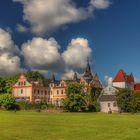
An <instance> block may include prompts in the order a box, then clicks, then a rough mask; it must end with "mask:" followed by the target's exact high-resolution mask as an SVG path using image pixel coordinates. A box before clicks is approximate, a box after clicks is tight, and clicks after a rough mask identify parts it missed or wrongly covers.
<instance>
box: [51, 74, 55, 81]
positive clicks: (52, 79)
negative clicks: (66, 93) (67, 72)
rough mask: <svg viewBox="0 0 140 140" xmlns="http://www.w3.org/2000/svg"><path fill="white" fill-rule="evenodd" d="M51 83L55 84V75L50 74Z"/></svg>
mask: <svg viewBox="0 0 140 140" xmlns="http://www.w3.org/2000/svg"><path fill="white" fill-rule="evenodd" d="M51 81H52V82H55V75H54V73H53V74H52V78H51Z"/></svg>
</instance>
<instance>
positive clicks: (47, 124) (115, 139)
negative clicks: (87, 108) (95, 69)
mask: <svg viewBox="0 0 140 140" xmlns="http://www.w3.org/2000/svg"><path fill="white" fill-rule="evenodd" d="M0 140H140V115H139V114H137V115H132V114H103V113H39V112H22V111H20V112H16V113H15V112H8V111H0Z"/></svg>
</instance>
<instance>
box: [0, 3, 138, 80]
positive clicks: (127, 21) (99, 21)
mask: <svg viewBox="0 0 140 140" xmlns="http://www.w3.org/2000/svg"><path fill="white" fill-rule="evenodd" d="M15 1H16V0H15ZM17 1H18V0H17ZM19 1H20V0H19ZM21 1H22V0H21ZM21 1H20V2H13V1H12V0H1V4H0V28H1V29H3V30H4V31H6V32H7V30H8V31H9V32H10V33H9V34H10V35H11V37H12V40H13V42H14V44H16V45H17V46H18V48H19V49H21V48H22V44H23V43H27V41H28V40H32V38H33V37H37V38H38V37H40V38H43V39H47V40H48V39H49V38H50V37H53V38H54V39H55V40H56V41H57V43H58V44H59V46H61V49H59V53H60V54H61V53H63V52H64V51H65V50H67V46H68V44H69V43H70V42H71V40H72V39H75V40H76V39H77V38H84V39H87V40H88V43H89V46H88V47H89V48H90V49H92V52H91V53H90V57H91V63H92V70H93V72H95V73H96V72H97V73H98V75H99V76H100V78H101V80H102V81H103V82H104V77H105V75H108V76H111V77H114V76H115V74H116V73H117V72H118V70H119V69H124V70H125V71H126V72H127V73H130V72H132V73H133V74H134V76H135V77H136V78H137V79H140V71H139V70H140V65H139V63H138V60H139V59H140V54H139V52H140V8H139V5H140V1H139V0H135V1H134V0H110V1H109V0H100V1H108V2H109V5H108V6H105V7H102V8H99V7H98V8H97V7H96V6H95V5H94V11H93V12H92V14H93V15H92V16H89V17H86V18H85V19H80V18H79V19H78V21H77V22H72V21H70V22H68V23H66V24H65V23H64V24H63V25H61V26H59V27H57V28H54V29H53V30H51V31H48V29H47V31H45V32H43V34H42V33H37V32H33V31H31V26H33V25H31V22H32V21H29V20H28V19H27V20H24V19H23V16H24V15H25V13H23V10H25V9H24V8H23V5H24V4H23V3H21ZM23 1H24V0H23ZM47 1H48V0H46V3H47ZM54 1H55V0H54ZM93 1H94V0H93ZM96 1H98V0H96ZM89 2H90V1H87V0H77V1H76V2H75V1H74V3H75V4H77V7H78V8H80V7H84V8H87V7H88V5H89ZM37 10H38V9H37ZM78 10H79V9H78ZM83 11H85V10H83ZM26 14H27V13H26ZM66 16H67V15H66ZM44 22H46V24H47V23H48V20H47V19H46V20H44ZM40 23H41V22H39V24H40ZM18 24H19V25H22V26H23V27H25V28H24V29H26V31H22V32H21V31H19V29H17V28H18ZM49 27H50V29H51V26H49ZM45 28H47V27H45ZM26 45H27V44H26ZM30 45H31V44H30ZM25 47H26V46H25ZM33 51H34V50H33ZM8 53H9V52H8ZM31 53H32V52H31ZM79 53H80V51H79ZM12 55H16V54H15V53H12ZM77 55H79V54H78V53H77ZM86 56H87V55H85V57H86ZM18 57H19V58H20V67H21V68H22V69H26V68H30V69H37V70H41V71H43V72H44V69H45V68H46V69H48V70H49V71H51V70H52V71H54V72H56V70H57V67H58V66H57V65H56V63H54V64H53V66H52V65H51V64H50V63H49V64H48V63H46V64H45V63H44V65H47V64H48V65H49V66H48V67H47V66H46V67H43V65H39V66H40V67H39V66H35V65H36V64H33V65H32V64H31V65H32V66H30V63H29V62H28V63H26V61H25V58H24V56H22V55H20V56H18ZM26 57H27V55H26ZM36 58H38V56H36ZM83 59H84V60H83V61H85V58H83ZM73 61H74V60H73ZM81 61H82V60H81ZM1 63H2V62H1ZM50 65H51V66H50ZM62 65H63V64H62ZM83 66H84V64H81V65H80V66H79V67H76V68H74V65H72V64H71V65H70V64H68V66H66V67H69V68H67V71H69V70H74V71H79V72H82V71H83ZM5 68H6V66H5ZM54 69H55V70H54ZM2 70H3V69H2V68H0V74H1V75H3V74H5V73H3V72H2ZM58 71H60V72H59V73H60V74H62V72H65V71H62V70H58ZM11 73H12V72H11ZM11 73H10V74H11Z"/></svg>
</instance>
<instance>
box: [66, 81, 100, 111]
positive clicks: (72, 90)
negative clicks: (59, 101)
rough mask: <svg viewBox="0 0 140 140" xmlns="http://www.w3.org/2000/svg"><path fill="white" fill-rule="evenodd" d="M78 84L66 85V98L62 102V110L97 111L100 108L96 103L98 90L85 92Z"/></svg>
mask: <svg viewBox="0 0 140 140" xmlns="http://www.w3.org/2000/svg"><path fill="white" fill-rule="evenodd" d="M85 88H87V87H84V86H83V85H81V84H79V83H75V82H74V83H69V84H68V85H67V93H68V94H67V98H66V99H65V100H64V109H65V110H67V111H74V112H76V111H94V112H95V111H99V110H100V107H99V104H98V102H97V98H98V96H99V95H98V94H99V92H97V91H98V90H95V89H94V90H93V89H92V88H91V89H92V90H91V89H90V90H87V93H85V92H84V91H85Z"/></svg>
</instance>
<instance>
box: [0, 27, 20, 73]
mask: <svg viewBox="0 0 140 140" xmlns="http://www.w3.org/2000/svg"><path fill="white" fill-rule="evenodd" d="M19 55H20V51H19V49H18V47H17V46H16V45H15V44H14V42H13V40H12V38H11V35H10V33H9V32H7V31H5V30H3V29H1V28H0V75H10V74H15V73H17V72H20V71H21V68H20V57H19Z"/></svg>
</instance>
